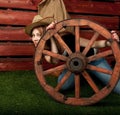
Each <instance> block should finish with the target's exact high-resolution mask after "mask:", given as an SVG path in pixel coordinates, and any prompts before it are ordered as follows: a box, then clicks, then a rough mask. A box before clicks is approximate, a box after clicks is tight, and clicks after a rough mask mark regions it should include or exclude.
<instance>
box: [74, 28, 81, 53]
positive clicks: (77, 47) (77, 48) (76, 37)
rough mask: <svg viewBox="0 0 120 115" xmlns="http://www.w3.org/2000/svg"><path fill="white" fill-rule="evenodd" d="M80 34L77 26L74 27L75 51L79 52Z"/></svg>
mask: <svg viewBox="0 0 120 115" xmlns="http://www.w3.org/2000/svg"><path fill="white" fill-rule="evenodd" d="M79 34H80V32H79V26H76V27H75V51H76V52H79V51H80V35H79Z"/></svg>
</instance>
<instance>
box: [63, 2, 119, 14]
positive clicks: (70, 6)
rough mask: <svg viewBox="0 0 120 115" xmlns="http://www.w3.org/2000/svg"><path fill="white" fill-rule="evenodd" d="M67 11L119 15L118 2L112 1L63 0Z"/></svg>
mask: <svg viewBox="0 0 120 115" xmlns="http://www.w3.org/2000/svg"><path fill="white" fill-rule="evenodd" d="M64 3H65V6H66V8H67V11H68V12H74V13H82V14H87V15H88V14H92V15H119V16H120V4H115V3H113V2H95V1H81V0H64Z"/></svg>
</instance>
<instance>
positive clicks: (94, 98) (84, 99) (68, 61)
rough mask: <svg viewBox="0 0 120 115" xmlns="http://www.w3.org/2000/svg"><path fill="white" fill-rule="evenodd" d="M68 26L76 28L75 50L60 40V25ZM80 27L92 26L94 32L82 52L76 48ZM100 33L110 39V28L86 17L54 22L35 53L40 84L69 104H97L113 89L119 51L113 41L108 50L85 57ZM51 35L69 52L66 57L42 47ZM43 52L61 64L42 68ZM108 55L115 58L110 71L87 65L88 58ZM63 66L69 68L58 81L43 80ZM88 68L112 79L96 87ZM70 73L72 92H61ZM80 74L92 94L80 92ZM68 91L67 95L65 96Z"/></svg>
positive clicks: (117, 74)
mask: <svg viewBox="0 0 120 115" xmlns="http://www.w3.org/2000/svg"><path fill="white" fill-rule="evenodd" d="M68 26H73V27H75V52H72V51H71V49H70V48H69V47H68V46H67V44H66V43H65V42H64V41H63V40H62V38H61V36H60V35H59V31H60V30H61V29H62V28H65V27H68ZM81 26H88V27H89V28H91V29H92V31H93V33H94V34H93V37H92V38H91V39H90V42H89V43H88V45H87V47H86V48H85V49H84V50H83V51H82V52H80V47H79V46H80V42H79V41H80V38H81V36H80V34H79V33H80V31H81V30H80V27H81ZM100 35H102V36H103V37H104V38H105V39H108V40H111V34H110V33H109V31H108V30H106V29H105V28H104V27H102V26H100V25H99V24H97V23H94V22H92V21H90V20H86V19H70V20H64V21H61V22H59V23H57V24H56V27H55V29H52V30H48V31H47V32H46V33H45V35H44V36H43V38H42V39H41V40H40V42H39V43H38V46H37V48H36V52H35V60H34V64H35V72H36V75H37V78H38V80H39V82H40V84H41V86H42V87H43V88H44V90H45V91H46V92H47V93H48V94H49V95H50V96H52V97H53V98H54V99H55V100H57V101H59V102H61V103H64V104H69V105H81V106H82V105H91V104H95V103H97V102H98V101H100V100H101V99H103V98H104V97H106V96H107V95H108V94H109V93H110V92H111V91H112V90H113V88H114V87H115V85H116V83H117V81H118V80H119V68H120V51H119V47H118V44H117V43H116V42H115V41H112V42H111V46H110V50H107V51H103V52H101V53H98V54H96V55H92V56H89V57H87V56H86V54H87V52H88V51H89V50H90V48H91V47H92V44H93V43H94V42H95V41H96V40H97V38H98V36H100ZM52 36H54V37H55V39H56V40H57V41H58V42H59V44H60V45H61V47H62V48H63V49H64V50H65V51H66V52H67V53H68V55H67V56H63V55H62V54H56V53H53V52H51V51H48V50H45V44H46V42H47V40H49V39H50V38H51V37H52ZM43 55H49V56H51V57H54V58H56V59H59V60H62V62H64V63H63V64H61V65H57V66H55V67H53V68H49V69H47V70H44V69H43V65H42V57H43ZM108 55H113V56H114V58H115V60H116V63H115V66H114V68H113V70H112V71H109V70H107V69H104V68H100V67H96V66H93V65H90V62H91V61H94V60H97V59H99V58H101V57H106V56H108ZM64 69H67V70H68V71H67V73H66V74H65V76H64V77H63V79H62V80H61V82H59V83H57V82H56V85H55V86H54V85H51V84H49V82H47V80H46V79H47V78H48V76H46V75H49V74H51V73H52V72H54V71H58V70H64ZM87 70H95V71H98V72H102V73H105V74H109V75H110V76H111V78H110V80H109V81H108V83H107V85H105V86H102V87H99V86H98V84H97V83H96V81H94V80H93V78H92V76H91V75H90V74H89V73H88V71H87ZM71 73H74V74H75V76H74V78H75V88H74V89H73V91H72V93H73V94H71V93H70V92H69V91H68V92H67V91H66V92H61V90H60V89H61V87H62V85H63V84H64V82H65V81H66V80H67V79H68V78H69V76H70V75H71ZM82 77H83V78H84V79H85V81H87V83H88V84H89V85H88V86H89V87H90V88H91V89H92V91H93V92H92V93H91V95H88V96H86V95H85V96H83V95H82V91H83V92H84V91H85V90H84V87H82V85H81V78H82ZM52 79H56V77H52ZM82 88H83V89H82ZM67 93H69V94H68V95H67Z"/></svg>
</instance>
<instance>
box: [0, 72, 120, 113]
mask: <svg viewBox="0 0 120 115" xmlns="http://www.w3.org/2000/svg"><path fill="white" fill-rule="evenodd" d="M119 110H120V95H118V94H115V93H113V92H112V93H111V94H110V95H109V96H107V97H106V98H105V99H103V100H101V101H100V102H99V103H97V104H95V105H91V106H70V105H65V104H61V103H59V102H56V101H55V100H54V99H53V98H51V97H50V96H49V95H48V94H47V93H46V92H45V91H44V90H43V89H42V88H41V86H40V85H39V83H38V80H37V78H36V75H35V73H34V71H14V72H0V115H7V114H9V115H14V114H16V115H39V114H41V115H44V114H47V115H49V114H50V115H65V114H66V115H73V114H74V115H77V114H79V115H87V114H89V115H96V114H99V115H103V114H106V115H108V114H109V115H111V114H115V115H117V114H119Z"/></svg>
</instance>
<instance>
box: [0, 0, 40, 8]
mask: <svg viewBox="0 0 120 115" xmlns="http://www.w3.org/2000/svg"><path fill="white" fill-rule="evenodd" d="M40 1H41V0H0V7H2V8H17V9H29V10H37V5H38V3H39V2H40Z"/></svg>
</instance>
